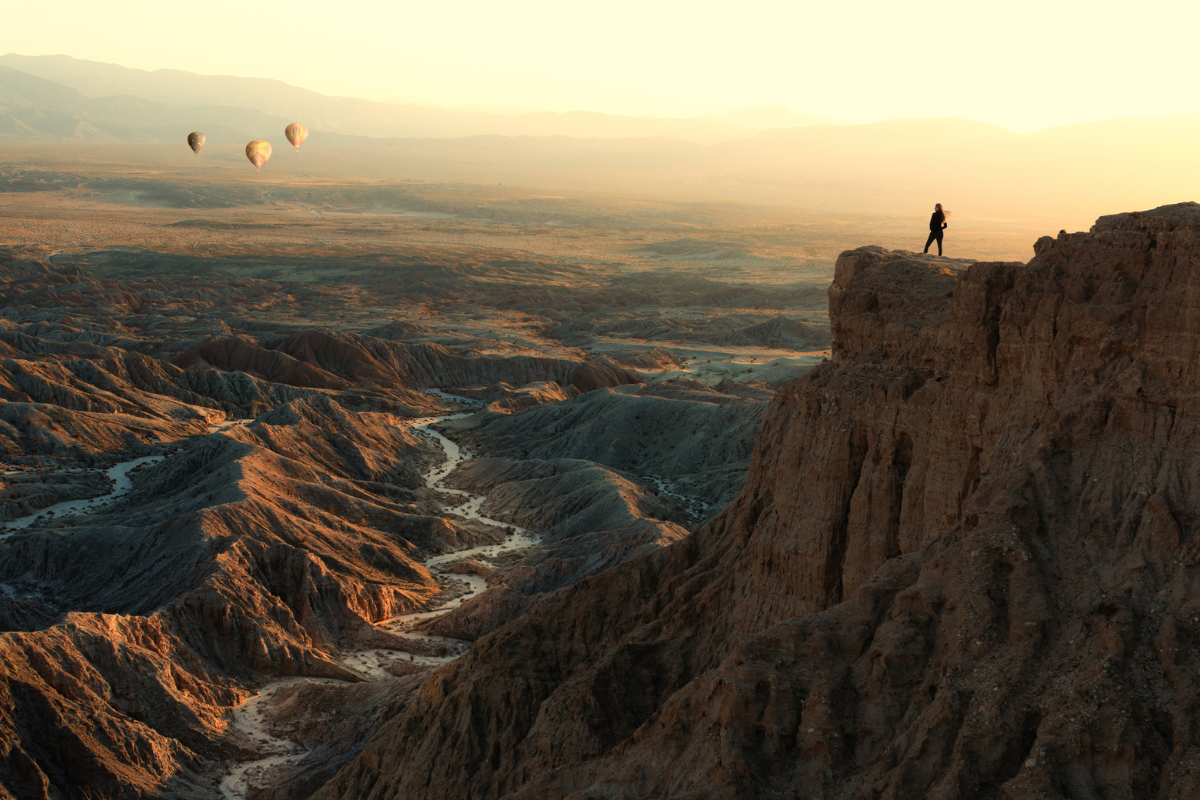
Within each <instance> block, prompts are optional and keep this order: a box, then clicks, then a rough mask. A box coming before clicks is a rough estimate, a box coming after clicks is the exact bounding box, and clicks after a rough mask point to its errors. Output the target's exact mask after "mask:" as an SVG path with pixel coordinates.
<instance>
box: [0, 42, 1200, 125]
mask: <svg viewBox="0 0 1200 800" xmlns="http://www.w3.org/2000/svg"><path fill="white" fill-rule="evenodd" d="M8 56H16V57H18V58H67V59H71V60H73V61H77V62H81V63H87V64H98V65H102V66H109V67H119V68H121V69H126V70H130V71H132V72H141V73H145V74H148V75H150V74H154V73H158V72H175V73H181V74H184V75H194V76H197V77H202V78H233V79H237V80H252V81H269V82H274V83H279V84H282V85H284V86H287V87H289V88H292V89H300V90H302V91H306V92H312V93H313V94H316V95H319V96H321V97H326V98H340V99H349V100H361V101H364V102H369V103H379V104H383V105H393V106H401V107H403V106H413V107H417V108H429V109H434V110H438V111H448V112H456V113H470V114H488V115H494V116H505V117H522V116H527V115H530V114H558V115H566V114H575V113H583V114H599V115H603V116H609V117H622V118H625V119H648V120H680V121H713V120H717V121H724V120H723V118H724V117H727V116H730V115H733V114H736V113H738V112H745V111H760V110H768V109H780V110H782V111H784V112H787V113H789V114H794V115H796V116H803V117H820V118H825V119H828V120H829V122H827V123H810V124H809V125H808V126H807V127H815V126H819V125H825V126H845V127H852V126H866V125H877V124H881V123H886V122H903V121H912V122H916V121H922V120H961V121H964V122H976V123H980V124H983V125H990V126H992V127H995V128H1000V129H1001V130H1005V131H1008V132H1010V133H1014V134H1017V135H1026V134H1034V133H1040V132H1042V131H1049V130H1054V129H1057V128H1068V127H1072V126H1075V125H1087V124H1091V123H1100V122H1117V121H1122V120H1141V119H1170V118H1177V117H1194V116H1197V114H1195V113H1192V114H1146V115H1129V114H1126V115H1121V116H1115V117H1095V118H1088V119H1078V120H1074V121H1071V122H1061V123H1057V124H1053V125H1046V126H1043V127H1037V128H1025V129H1022V128H1019V127H1013V126H1009V125H1004V124H1001V123H999V122H993V121H990V120H987V119H980V118H974V117H964V116H960V115H955V114H950V115H946V116H937V117H935V116H927V115H918V116H906V117H878V118H874V117H871V118H859V119H844V118H838V117H835V116H832V115H829V114H822V113H820V112H818V111H812V110H804V111H796V110H794V109H792V108H790V107H788V106H787V105H785V104H783V103H767V104H757V105H746V106H737V107H734V108H730V109H727V110H725V111H723V112H708V113H703V114H694V115H690V116H676V115H670V114H631V113H625V112H620V111H606V110H601V109H597V108H587V107H561V108H555V107H550V106H547V107H533V106H518V105H514V104H511V103H505V102H499V101H497V102H489V101H486V100H480V99H474V100H472V99H468V98H453V99H452V98H442V99H441V100H438V99H436V98H422V97H420V95H419V94H418V96H417V97H410V98H405V97H403V96H401V95H393V96H391V97H385V98H380V97H370V96H366V94H364V93H360V94H351V93H345V94H343V93H327V92H323V91H319V90H317V89H310V88H308V87H307V86H303V85H300V84H297V83H291V82H289V81H286V80H283V79H281V78H274V77H265V76H259V75H236V74H233V73H210V72H193V71H191V70H186V69H180V68H178V67H160V68H158V69H143V68H141V67H130V66H126V65H125V64H120V63H117V62H113V61H96V60H93V59H87V58H78V57H76V56H73V55H70V54H68V53H39V54H35V55H31V54H27V53H17V52H15V51H10V52H8V53H5V54H3V56H0V58H5V57H8ZM10 69H15V70H17V71H21V70H19V69H17V68H16V67H10ZM55 82H57V81H55ZM119 96H121V95H99V97H119ZM134 96H136V95H134ZM727 124H730V125H733V126H734V127H746V128H747V129H748V130H749V129H752V128H754V127H756V126H745V125H741V126H739V125H737V124H736V123H727ZM787 127H806V126H787V125H781V126H777V127H767V128H763V129H761V130H771V129H786V128H787Z"/></svg>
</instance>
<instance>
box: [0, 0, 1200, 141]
mask: <svg viewBox="0 0 1200 800" xmlns="http://www.w3.org/2000/svg"><path fill="white" fill-rule="evenodd" d="M4 18H5V19H4V25H3V28H2V29H0V53H6V52H13V53H21V54H24V55H45V54H56V53H61V54H65V55H70V56H74V57H76V58H83V59H90V60H95V61H105V62H112V63H118V64H123V65H125V66H129V67H136V68H140V69H151V70H152V69H160V68H174V69H184V70H188V71H192V72H198V73H203V74H225V75H240V76H253V77H265V78H278V79H281V80H285V81H287V82H289V83H292V84H296V85H299V86H303V87H306V88H310V89H315V90H317V91H320V92H324V93H326V94H342V95H351V96H358V97H367V98H371V99H376V100H383V99H393V98H407V99H411V100H416V101H424V102H435V103H440V104H443V105H456V104H466V103H470V104H490V105H513V106H522V107H532V108H544V109H550V110H570V109H586V110H594V111H604V112H609V113H620V114H636V115H654V116H695V115H700V114H719V113H724V112H725V111H729V110H731V109H734V108H739V107H746V106H755V105H770V104H776V103H780V104H783V105H786V106H787V107H789V108H790V109H792V110H793V111H797V112H801V113H809V114H825V115H828V116H831V117H834V118H835V119H837V120H838V121H842V122H871V121H876V120H881V119H894V118H919V117H952V116H957V117H965V118H969V119H978V120H983V121H986V122H992V123H995V124H998V125H1003V126H1005V127H1009V128H1012V129H1014V130H1020V131H1027V130H1034V129H1038V128H1043V127H1048V126H1051V125H1059V124H1067V123H1072V122H1083V121H1089V120H1096V119H1109V118H1114V117H1123V116H1151V115H1173V114H1193V113H1200V91H1197V88H1196V87H1197V85H1198V81H1197V78H1200V61H1198V60H1197V59H1196V57H1195V53H1196V47H1197V45H1196V41H1197V37H1198V35H1200V4H1198V3H1195V2H1175V1H1174V0H1142V1H1141V2H1139V3H1131V2H1128V0H1123V2H1119V3H1118V2H1108V1H1107V0H1091V1H1090V2H1082V1H1078V2H1077V1H1076V0H1062V1H1060V2H1055V0H1044V1H1042V2H1036V1H1035V0H1010V1H1009V2H974V3H962V2H960V3H934V2H916V1H914V0H825V1H824V2H820V3H814V2H807V0H800V1H799V2H797V1H796V0H792V1H791V2H777V1H776V0H727V2H720V3H715V2H706V1H705V0H689V1H688V2H683V0H611V1H610V2H604V3H597V2H587V1H586V0H585V1H584V2H578V1H577V2H562V0H556V1H555V2H547V1H546V0H510V1H509V2H496V0H487V1H486V2H484V1H481V0H459V2H430V1H429V0H423V2H419V3H418V2H411V0H410V2H394V1H392V2H353V0H347V1H346V2H292V3H286V2H279V3H261V2H255V3H251V2H237V3H235V2H225V0H210V1H209V2H175V3H171V2H164V1H163V0H118V2H116V3H96V2H94V0H88V1H87V2H81V1H80V0H38V2H36V3H34V2H28V3H20V4H17V3H12V4H9V7H8V8H6V9H5V12H4Z"/></svg>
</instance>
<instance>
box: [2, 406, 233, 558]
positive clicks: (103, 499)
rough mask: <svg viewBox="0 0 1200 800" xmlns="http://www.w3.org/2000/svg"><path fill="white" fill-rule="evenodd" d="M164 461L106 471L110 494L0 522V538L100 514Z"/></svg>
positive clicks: (221, 426)
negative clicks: (146, 470) (40, 524)
mask: <svg viewBox="0 0 1200 800" xmlns="http://www.w3.org/2000/svg"><path fill="white" fill-rule="evenodd" d="M253 421H254V420H252V419H231V420H226V421H224V422H219V423H216V424H214V425H210V426H209V428H208V433H215V432H217V431H222V430H225V429H226V428H231V427H233V426H234V425H245V424H247V423H250V422H253ZM206 435H207V434H206ZM164 458H166V456H142V457H140V458H134V459H131V460H129V461H122V462H121V463H120V464H117V465H115V466H112V467H109V468H108V469H106V470H105V471H104V474H105V475H107V476H108V479H109V480H110V481H112V482H113V488H112V491H110V492H109V493H108V494H106V495H101V496H99V497H89V498H85V499H82V500H64V501H62V502H61V503H55V504H54V505H52V506H47V507H46V508H43V509H41V510H40V511H35V512H33V513H32V514H26V515H25V516H23V517H17V518H16V519H10V520H8V521H7V522H3V521H0V538H3V537H5V536H8V535H11V534H13V533H15V532H16V531H19V530H23V529H25V528H28V527H29V526H30V525H32V524H33V523H35V522H51V521H55V522H57V521H61V520H64V519H67V518H69V517H72V516H74V515H76V514H80V513H91V512H95V511H99V510H101V509H103V508H104V507H105V506H106V505H107V504H109V503H111V502H113V501H114V500H118V499H120V498H122V497H124V496H125V495H127V494H129V492H130V491H131V490H132V489H133V478H132V475H133V473H135V472H137V471H138V470H139V469H141V468H142V467H145V466H148V465H150V464H156V463H158V462H159V461H162V460H163V459H164ZM43 471H44V472H47V473H49V474H56V475H61V474H64V473H70V472H88V471H90V470H83V469H76V470H60V469H57V468H51V469H49V470H43ZM38 472H40V471H16V470H10V471H6V472H3V473H0V474H3V475H37V474H38Z"/></svg>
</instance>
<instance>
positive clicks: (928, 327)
mask: <svg viewBox="0 0 1200 800" xmlns="http://www.w3.org/2000/svg"><path fill="white" fill-rule="evenodd" d="M1035 253H1036V255H1035V257H1034V259H1033V260H1032V261H1031V262H1029V264H1027V265H1021V264H1014V263H1007V264H1001V263H978V264H971V265H967V264H962V263H955V262H952V261H949V260H947V259H935V258H932V257H924V256H919V255H912V254H906V253H894V252H887V251H883V250H880V249H878V248H863V249H860V250H856V251H851V252H847V253H845V254H843V256H842V257H841V259H840V260H839V262H838V270H837V276H836V279H835V282H834V285H833V286H832V287H831V289H830V313H831V318H832V322H833V331H834V336H835V343H834V358H833V359H832V361H829V362H827V363H825V364H823V365H821V366H820V367H818V368H817V369H815V370H813V371H812V372H811V373H810V374H809V375H807V376H806V377H804V378H802V379H799V380H797V381H794V382H792V383H790V384H788V385H786V386H784V387H783V388H782V389H781V391H780V392H779V393H778V395H777V396H776V397H775V399H774V400H773V401H772V402H771V405H770V407H769V408H768V410H767V412H766V414H765V417H764V421H763V425H762V428H761V430H760V432H759V435H758V439H757V443H756V446H755V450H754V455H753V459H752V462H751V469H750V475H749V478H748V480H747V482H746V486H745V488H744V490H743V491H742V493H741V494H740V495H739V496H738V497H737V499H736V500H735V501H734V502H733V503H732V504H731V505H730V506H729V507H728V508H727V509H726V511H725V512H723V513H722V514H721V515H720V516H719V517H717V518H716V519H715V520H714V521H713V522H712V523H710V524H709V525H707V526H705V527H704V528H702V529H701V530H700V531H698V532H696V533H695V534H693V535H692V536H690V537H688V538H686V539H684V540H682V541H680V542H679V543H678V544H675V545H673V546H671V547H668V548H665V549H663V550H660V551H658V552H657V553H654V554H652V555H650V556H647V557H644V558H640V559H635V560H632V561H629V562H626V563H624V564H622V565H620V566H618V567H616V568H614V569H611V570H609V571H607V572H605V573H603V574H601V575H598V576H595V577H592V578H589V579H587V580H585V581H583V582H581V583H580V584H578V585H577V586H575V587H574V588H573V589H571V590H569V591H567V592H566V593H564V594H563V595H561V596H559V597H556V598H553V599H551V600H548V601H547V602H545V603H544V604H543V605H541V606H540V607H539V608H537V609H535V610H534V611H532V612H530V613H529V614H527V615H525V616H524V617H521V618H519V619H517V620H514V621H513V622H511V623H509V624H508V625H507V626H505V627H503V628H501V629H499V630H498V631H496V632H495V633H493V634H491V635H489V636H486V637H484V638H483V639H481V640H480V641H478V642H477V643H476V644H475V646H474V647H473V648H472V650H471V651H470V653H469V654H468V655H467V656H465V657H463V658H461V659H460V660H458V661H457V662H455V663H453V664H451V665H450V666H448V667H446V668H444V669H442V670H440V671H439V672H437V673H436V674H435V675H434V676H433V677H432V678H431V679H430V680H429V682H428V683H426V684H425V686H424V687H423V688H422V689H421V692H420V694H419V696H418V698H417V700H416V701H415V702H414V704H413V705H412V706H411V708H410V709H409V710H408V711H406V712H405V713H403V714H401V715H399V716H397V717H396V718H394V719H393V720H391V721H390V722H389V723H387V724H386V725H385V726H384V727H383V728H382V729H381V730H380V731H379V733H378V734H377V735H376V736H375V737H374V738H373V739H372V741H371V742H370V743H369V744H368V745H367V747H366V749H365V750H364V752H363V753H362V755H361V756H359V757H358V758H357V759H356V760H355V761H354V762H352V763H351V764H350V765H348V766H347V767H346V768H345V769H343V770H342V772H341V773H339V775H338V776H337V777H336V778H335V779H334V780H333V781H331V782H330V783H329V784H328V785H327V786H326V787H324V789H323V790H322V791H321V792H320V793H318V795H317V796H318V797H321V798H335V797H336V798H347V799H348V798H393V797H404V798H492V797H522V798H562V797H572V798H591V797H670V798H701V797H703V798H735V797H738V798H741V797H764V798H765V797H795V798H799V797H803V798H813V797H816V798H823V800H830V799H831V798H896V799H899V798H913V799H914V800H915V799H916V798H939V799H940V798H945V799H947V800H948V799H949V798H1025V797H1030V798H1033V797H1039V798H1040V797H1045V798H1084V797H1086V798H1100V797H1103V798H1134V797H1137V798H1142V797H1156V798H1185V797H1194V796H1196V795H1197V793H1200V785H1198V782H1197V779H1196V777H1195V774H1196V767H1197V759H1198V758H1200V736H1198V734H1197V733H1196V730H1195V724H1194V720H1195V719H1196V717H1197V712H1198V711H1200V708H1198V707H1197V698H1198V694H1197V693H1198V692H1200V651H1198V650H1197V648H1196V642H1197V641H1198V640H1200V595H1198V594H1197V593H1196V591H1195V588H1194V586H1195V584H1196V581H1197V580H1198V579H1200V570H1198V568H1197V566H1196V560H1197V547H1198V546H1200V545H1198V539H1197V536H1196V534H1197V526H1198V525H1200V461H1198V460H1197V459H1196V458H1195V453H1196V452H1197V447H1198V446H1200V402H1198V400H1197V398H1198V397H1200V391H1198V390H1200V360H1198V358H1197V356H1198V355H1200V206H1197V205H1196V204H1190V203H1189V204H1182V205H1177V206H1167V207H1163V208H1160V209H1156V210H1154V211H1151V212H1145V213H1140V214H1123V215H1117V216H1112V217H1103V218H1101V219H1100V220H1099V221H1098V222H1097V223H1096V225H1095V226H1094V227H1093V228H1092V230H1091V231H1090V232H1087V233H1077V234H1060V235H1059V236H1058V237H1057V238H1056V239H1051V238H1049V237H1046V238H1043V239H1041V240H1039V241H1038V242H1037V244H1036V246H1035Z"/></svg>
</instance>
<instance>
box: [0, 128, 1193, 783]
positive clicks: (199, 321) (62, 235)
mask: <svg viewBox="0 0 1200 800" xmlns="http://www.w3.org/2000/svg"><path fill="white" fill-rule="evenodd" d="M176 149H178V148H176ZM209 155H212V156H213V157H212V158H211V159H210V160H209V161H203V160H194V161H189V162H188V163H186V164H185V165H183V166H180V165H179V164H178V163H176V162H177V161H178V158H177V157H176V156H177V154H174V151H173V150H171V151H168V150H167V149H165V148H158V146H147V147H146V148H143V149H142V150H141V151H140V152H137V153H136V154H135V151H134V149H133V148H131V147H129V146H115V145H114V146H101V145H74V146H73V147H72V148H70V149H68V151H67V153H66V154H62V153H56V154H54V155H51V151H50V148H49V147H48V146H47V147H41V146H38V145H21V146H11V147H8V148H6V149H5V150H4V151H3V156H2V157H0V188H3V189H5V191H0V231H2V233H3V238H4V247H3V249H2V250H0V447H2V448H3V467H2V470H0V471H2V472H3V475H0V631H2V632H0V797H12V798H29V797H63V798H75V797H79V798H93V797H149V796H156V797H179V798H184V797H188V798H209V797H211V798H216V797H246V798H255V799H256V800H257V799H258V798H264V799H265V798H273V799H274V798H277V799H278V800H284V799H285V798H295V799H297V800H298V799H300V798H307V797H319V798H327V799H328V798H346V799H347V800H348V799H349V798H392V797H395V798H464V797H477V798H496V797H512V798H516V797H521V798H546V797H572V798H585V797H588V798H591V797H673V798H701V797H705V798H735V797H737V798H741V797H797V798H798V797H804V798H809V797H820V798H859V797H863V798H866V797H879V798H918V797H921V798H923V797H936V798H968V797H971V798H974V797H980V798H984V797H986V798H994V797H1009V798H1016V797H1054V798H1081V797H1103V798H1117V797H1164V798H1166V797H1172V798H1174V797H1178V798H1183V797H1189V796H1192V793H1194V792H1195V791H1197V789H1196V784H1195V782H1194V778H1193V776H1192V773H1193V770H1194V767H1195V763H1194V762H1195V759H1196V757H1197V755H1198V754H1200V751H1198V749H1197V741H1196V735H1195V733H1194V732H1193V730H1192V729H1193V727H1194V726H1193V725H1192V722H1191V720H1192V719H1193V718H1194V716H1195V713H1196V708H1195V703H1196V699H1195V698H1196V697H1197V690H1198V689H1200V677H1198V676H1200V660H1197V656H1196V654H1195V653H1194V651H1193V639H1195V637H1196V636H1197V635H1200V634H1198V633H1197V631H1200V623H1197V621H1196V613H1197V611H1198V610H1200V609H1198V608H1197V606H1196V599H1195V593H1194V590H1193V582H1194V580H1195V577H1196V572H1195V566H1194V563H1193V562H1194V561H1195V558H1194V555H1195V554H1194V552H1193V551H1194V549H1195V547H1194V544H1195V543H1194V529H1195V526H1196V520H1197V519H1200V511H1198V510H1197V509H1198V503H1200V494H1198V493H1197V490H1196V486H1197V481H1198V480H1200V476H1197V475H1196V474H1195V473H1196V466H1195V463H1196V461H1195V459H1194V458H1193V457H1192V456H1193V455H1194V452H1195V447H1196V435H1197V434H1196V411H1197V409H1196V408H1195V396H1196V388H1197V376H1196V369H1195V364H1196V351H1197V348H1198V347H1200V327H1198V323H1197V322H1196V319H1197V316H1196V307H1197V304H1198V303H1200V299H1198V298H1197V297H1196V296H1195V293H1196V277H1195V276H1196V275H1197V270H1200V207H1197V206H1195V205H1190V204H1184V205H1180V206H1172V207H1167V208H1164V209H1160V210H1159V211H1156V212H1147V213H1144V214H1129V215H1121V216H1117V217H1107V218H1103V219H1102V220H1101V221H1100V222H1099V223H1098V224H1097V225H1096V226H1095V227H1094V228H1093V229H1092V231H1091V232H1089V233H1078V234H1065V233H1064V234H1060V235H1059V236H1058V237H1057V238H1054V239H1051V238H1043V239H1040V240H1038V241H1037V246H1036V255H1035V257H1034V258H1033V260H1032V261H1030V262H1029V263H1028V264H1024V263H1020V262H1023V261H1025V260H1026V257H1027V256H1028V254H1029V247H1030V245H1031V244H1032V243H1033V242H1034V241H1035V240H1036V239H1037V235H1036V234H1040V233H1045V232H1047V231H1037V232H1036V233H1035V232H1033V231H1031V230H1029V229H1027V228H1025V227H1022V226H1020V225H1015V224H1007V223H1006V224H1000V223H994V224H988V225H982V224H981V225H979V226H976V227H972V226H971V225H969V224H968V225H965V226H963V228H962V230H961V231H960V230H958V229H956V230H955V233H956V234H957V235H958V237H959V238H957V239H956V240H954V245H955V250H954V251H952V252H954V253H958V252H962V253H963V254H964V255H970V256H971V257H972V259H975V261H972V260H955V259H938V258H934V257H931V256H930V257H926V256H920V255H913V254H912V253H907V252H899V250H900V249H903V250H914V249H919V247H920V245H921V244H922V241H920V238H921V237H922V236H923V234H921V231H920V225H919V224H918V225H917V226H916V227H917V231H916V234H913V232H912V230H911V228H912V223H911V220H901V219H900V218H893V217H888V216H886V215H880V214H874V215H871V216H855V215H853V214H840V215H838V214H832V213H826V212H821V211H818V210H809V211H807V212H804V213H798V212H797V211H796V210H795V209H790V210H789V209H787V208H783V207H780V206H776V205H771V204H769V203H768V204H761V205H752V204H747V203H740V202H739V203H734V202H729V203H721V202H716V201H714V200H712V199H711V192H709V191H708V190H704V191H700V190H698V193H697V197H698V198H699V199H694V200H692V199H688V197H686V196H683V195H679V194H678V193H676V194H674V195H670V196H668V195H667V194H664V193H663V192H658V191H656V190H655V188H654V186H653V185H652V183H651V184H648V185H647V186H646V187H644V190H642V191H633V190H631V189H630V188H629V187H628V186H625V187H613V188H612V190H611V191H605V192H598V191H583V190H578V189H577V188H574V189H572V188H567V189H564V188H563V187H562V186H561V185H560V186H557V187H554V188H549V189H544V190H543V189H531V188H515V187H511V186H506V185H503V184H504V181H502V180H497V181H494V182H491V183H487V184H484V183H479V182H469V181H465V180H464V181H462V182H451V181H444V180H443V181H433V180H423V179H411V180H406V181H400V180H394V179H391V178H388V177H386V176H385V177H379V176H377V175H372V173H371V171H370V169H369V166H364V165H369V161H370V154H369V153H366V154H364V153H358V155H346V156H343V157H342V158H343V159H344V161H343V162H339V163H333V162H322V161H321V159H320V157H314V158H312V159H310V161H309V162H305V164H304V166H300V164H301V162H300V160H299V159H300V158H303V156H295V157H293V156H294V154H292V153H288V152H283V153H279V154H277V155H276V159H277V160H278V161H280V162H284V160H285V159H288V158H292V159H293V160H292V161H291V162H285V163H286V164H287V166H286V167H285V168H281V169H280V171H279V172H278V173H276V174H274V175H270V176H268V175H267V171H266V170H264V175H263V176H258V175H254V174H253V173H251V174H252V175H254V176H253V177H246V176H245V175H244V174H243V175H240V176H237V177H234V176H233V169H234V168H233V163H234V162H233V161H232V158H233V156H231V155H229V154H226V153H223V152H222V151H221V150H220V149H219V148H216V149H214V151H212V152H211V153H209ZM233 155H237V154H233ZM305 155H307V154H305ZM189 158H190V156H189ZM354 158H359V159H362V160H361V162H358V161H354V162H353V163H351V161H352V160H353V159H354ZM273 163H274V162H273ZM237 166H238V168H239V169H245V168H246V167H245V165H244V164H238V165H237ZM470 169H471V167H470V165H464V166H463V170H464V172H470ZM489 169H493V170H495V169H498V168H496V167H495V166H494V165H493V166H491V167H489ZM492 177H503V176H501V175H499V174H498V173H497V174H496V175H493V176H492ZM522 185H523V186H524V187H528V186H529V185H531V182H526V183H525V184H522ZM914 236H915V237H916V238H917V240H916V241H913V238H914ZM864 242H878V243H881V244H883V245H886V246H887V247H889V248H896V250H891V249H883V248H864V249H852V248H857V247H858V246H859V245H861V244H862V243H864ZM843 251H848V252H845V253H843ZM839 254H841V255H840V258H839ZM835 264H836V266H835Z"/></svg>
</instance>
